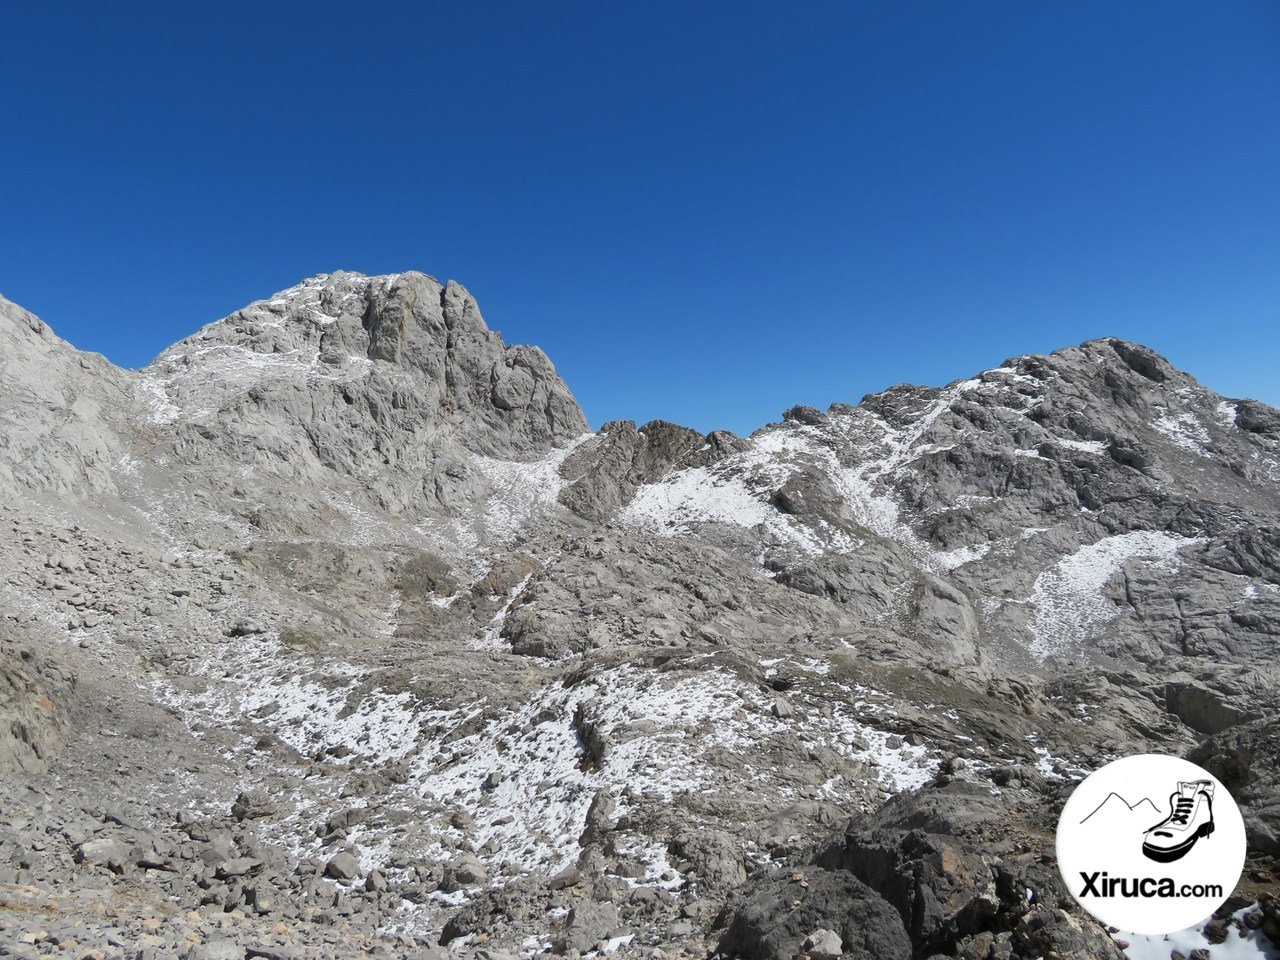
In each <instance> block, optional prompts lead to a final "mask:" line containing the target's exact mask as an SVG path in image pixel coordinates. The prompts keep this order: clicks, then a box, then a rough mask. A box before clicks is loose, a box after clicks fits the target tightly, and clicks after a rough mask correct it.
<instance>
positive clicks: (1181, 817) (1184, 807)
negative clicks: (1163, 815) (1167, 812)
mask: <svg viewBox="0 0 1280 960" xmlns="http://www.w3.org/2000/svg"><path fill="white" fill-rule="evenodd" d="M1195 803H1196V802H1195V799H1194V798H1192V797H1179V798H1178V803H1177V806H1175V807H1174V811H1173V816H1172V817H1170V818H1169V819H1170V820H1172V821H1173V822H1174V823H1180V824H1182V825H1183V826H1184V827H1185V826H1186V825H1187V818H1188V817H1190V816H1191V808H1192V807H1194V806H1195Z"/></svg>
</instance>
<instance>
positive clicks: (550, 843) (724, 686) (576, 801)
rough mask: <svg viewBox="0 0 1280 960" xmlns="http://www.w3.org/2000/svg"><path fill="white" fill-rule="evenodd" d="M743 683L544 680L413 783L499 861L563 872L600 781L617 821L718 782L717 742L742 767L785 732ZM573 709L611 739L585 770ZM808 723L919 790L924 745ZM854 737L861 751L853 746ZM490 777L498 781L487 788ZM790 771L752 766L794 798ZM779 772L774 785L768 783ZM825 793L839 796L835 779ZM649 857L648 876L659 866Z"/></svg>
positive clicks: (827, 741)
mask: <svg viewBox="0 0 1280 960" xmlns="http://www.w3.org/2000/svg"><path fill="white" fill-rule="evenodd" d="M742 690H743V688H742V686H741V684H740V683H739V681H738V680H737V679H736V678H735V677H733V676H731V675H729V674H726V673H722V672H719V671H715V670H710V671H706V672H698V673H690V674H682V675H675V674H654V673H651V672H648V671H642V670H638V669H635V668H632V667H621V668H619V669H616V670H612V671H609V672H607V673H604V674H601V675H600V676H597V677H596V678H594V679H592V680H591V681H587V682H584V683H581V684H579V685H577V686H575V687H572V688H570V689H568V690H566V689H564V688H563V687H560V686H559V685H556V686H552V687H548V688H545V689H543V690H542V691H540V692H539V693H537V694H536V695H534V696H533V697H532V698H531V699H530V700H529V701H528V702H527V703H525V705H524V706H522V707H521V708H520V709H519V710H518V711H516V712H515V713H514V714H504V715H503V716H502V717H500V718H498V719H495V720H494V721H492V722H490V723H489V724H488V725H487V726H486V728H485V729H483V730H481V731H479V732H477V733H475V734H473V735H471V736H468V737H464V738H461V739H458V740H455V741H453V742H451V743H449V744H447V745H440V744H428V745H426V746H425V747H424V748H423V750H422V751H421V753H420V754H419V756H418V758H417V760H416V761H415V768H414V770H415V775H414V782H415V783H416V784H418V786H419V789H420V790H421V791H422V792H424V793H425V794H427V795H429V796H431V797H433V798H435V799H437V800H440V801H442V802H445V803H447V804H449V805H450V806H461V807H462V808H463V809H466V810H467V811H468V812H470V813H471V814H472V815H473V816H474V817H475V819H476V823H475V827H474V828H473V830H472V831H471V833H470V834H469V836H470V838H471V840H472V841H473V845H474V846H476V847H483V846H484V845H485V844H487V843H489V841H491V840H494V841H497V845H498V848H499V850H500V852H499V853H498V854H496V855H495V858H496V859H497V860H499V861H502V862H514V863H517V864H519V865H520V866H522V867H524V868H525V869H528V870H543V871H555V870H559V869H561V868H562V867H564V866H566V865H567V864H569V863H571V862H573V861H574V860H575V859H576V858H577V855H578V853H579V843H578V841H579V837H580V835H581V832H582V828H583V824H584V820H585V817H586V811H587V808H588V807H589V806H590V804H591V801H592V799H593V798H594V796H595V794H596V792H597V791H598V790H600V789H601V788H608V789H609V790H611V791H612V792H613V793H614V795H615V796H616V797H618V798H619V800H618V807H617V810H616V814H617V815H619V816H620V815H622V814H624V813H625V812H626V811H627V810H628V808H629V806H630V805H631V804H634V803H635V801H636V798H637V797H639V798H642V799H643V800H645V801H649V802H652V801H669V800H671V799H672V798H673V797H676V796H678V795H680V794H685V793H690V792H696V791H702V790H706V789H708V788H709V787H711V786H714V785H715V781H714V777H715V776H716V771H715V769H714V765H709V764H708V763H707V762H706V761H704V760H703V757H704V755H706V754H707V752H708V751H710V750H712V749H715V750H717V751H728V752H729V753H730V754H732V755H734V756H737V757H741V758H742V762H743V763H744V764H745V763H749V762H756V763H758V762H759V758H760V756H761V754H760V753H759V750H758V746H757V745H758V743H759V742H760V741H761V740H764V739H767V738H769V737H771V736H776V735H779V734H780V733H782V732H783V731H785V730H786V729H787V727H786V725H783V724H781V723H780V721H778V720H777V719H775V718H773V717H771V716H770V715H769V714H768V711H767V704H766V703H765V702H764V701H763V700H762V699H760V698H759V697H758V696H756V697H755V699H756V700H758V701H759V702H753V703H752V704H751V705H750V706H749V707H746V708H745V709H744V701H743V699H742V698H741V697H740V696H739V694H740V692H741V691H742ZM750 695H753V694H749V696H750ZM580 706H581V707H584V708H585V710H586V712H587V713H588V715H589V718H590V722H591V724H592V729H593V731H594V732H595V734H596V735H598V736H600V737H601V739H602V740H603V741H604V742H605V743H606V744H607V745H608V749H607V751H606V754H605V756H604V758H603V760H602V761H600V762H599V764H598V767H595V768H584V766H583V764H582V760H583V757H584V756H585V752H586V751H585V747H584V746H583V744H582V742H581V741H580V740H579V739H578V732H577V730H576V729H575V728H574V726H573V723H572V721H573V717H574V716H575V712H576V711H577V710H578V709H579V707H580ZM796 722H799V723H803V720H802V719H799V720H797V721H796ZM806 730H807V732H808V733H809V734H812V736H811V738H810V740H809V742H810V743H811V744H814V745H821V746H827V747H830V748H831V749H834V750H838V751H839V752H841V753H843V754H844V755H845V756H847V757H851V758H853V759H859V760H864V761H867V760H871V761H874V762H876V763H877V765H878V766H879V769H880V779H881V784H882V786H883V788H884V789H885V790H887V791H889V792H897V791H900V790H904V789H909V788H911V787H915V786H919V785H920V784H921V783H924V782H926V781H927V780H928V779H929V778H930V777H931V776H932V775H933V772H934V770H935V768H936V766H937V763H936V760H935V759H934V758H933V757H932V756H931V755H930V754H929V751H928V749H927V748H926V747H923V746H922V747H914V748H913V747H909V746H906V745H904V746H903V747H902V748H901V749H898V750H891V749H889V748H888V747H887V745H886V742H885V741H886V740H887V739H888V738H889V736H890V735H889V734H887V733H885V732H883V731H880V730H876V729H874V728H872V727H869V726H867V725H865V724H863V723H860V722H859V721H857V720H856V719H854V718H853V717H851V716H849V715H847V714H844V713H837V714H836V716H835V717H834V718H832V719H831V720H823V721H822V723H821V724H820V725H815V726H812V727H807V728H806ZM851 740H861V741H862V742H864V743H866V744H867V746H865V747H864V748H862V749H861V750H858V751H854V750H852V748H850V746H849V743H850V741H851ZM491 773H496V774H497V775H498V777H499V779H500V782H499V784H498V786H497V787H496V788H494V789H493V790H491V791H486V790H485V789H484V786H483V785H484V782H485V779H486V778H487V777H488V776H489V775H490V774H491ZM785 773H786V771H778V770H773V769H766V768H759V769H757V770H756V776H757V779H758V780H760V781H762V783H761V786H762V788H763V787H766V786H772V787H773V788H774V789H777V790H778V792H779V794H780V795H782V796H784V797H785V796H790V795H791V793H794V791H793V790H791V788H790V787H789V786H787V785H785V783H784V780H785V777H784V776H783V775H784V774H785ZM774 775H777V777H778V782H777V783H770V782H769V781H771V779H773V777H774ZM827 792H828V793H829V794H830V795H831V796H833V797H839V795H840V793H839V790H838V788H837V787H836V786H835V785H828V789H827ZM628 797H630V798H631V799H630V801H629V800H628ZM650 859H652V860H653V863H652V866H653V867H654V872H655V873H656V872H661V871H659V870H658V869H657V868H658V866H659V863H658V861H657V860H656V859H654V858H650Z"/></svg>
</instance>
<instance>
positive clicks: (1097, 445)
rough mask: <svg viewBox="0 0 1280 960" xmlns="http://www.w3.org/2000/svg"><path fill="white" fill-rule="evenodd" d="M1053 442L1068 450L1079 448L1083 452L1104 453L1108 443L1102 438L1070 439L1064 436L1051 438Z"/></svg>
mask: <svg viewBox="0 0 1280 960" xmlns="http://www.w3.org/2000/svg"><path fill="white" fill-rule="evenodd" d="M1050 440H1051V442H1052V443H1055V444H1057V445H1058V446H1059V447H1066V448H1067V449H1068V450H1079V451H1080V452H1081V453H1096V454H1102V453H1106V452H1107V444H1105V443H1104V442H1103V441H1101V440H1068V439H1064V438H1062V437H1052V438H1050Z"/></svg>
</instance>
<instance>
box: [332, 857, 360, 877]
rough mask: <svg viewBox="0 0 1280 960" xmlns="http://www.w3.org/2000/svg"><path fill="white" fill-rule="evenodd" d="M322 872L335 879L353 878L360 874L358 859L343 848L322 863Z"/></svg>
mask: <svg viewBox="0 0 1280 960" xmlns="http://www.w3.org/2000/svg"><path fill="white" fill-rule="evenodd" d="M324 873H325V876H327V877H332V878H333V879H335V880H355V879H356V878H357V877H359V876H360V861H359V860H357V859H356V858H355V856H354V855H352V854H351V853H350V852H348V851H346V850H344V851H342V852H341V853H338V854H335V855H334V856H332V857H330V858H329V861H328V863H326V864H325V865H324Z"/></svg>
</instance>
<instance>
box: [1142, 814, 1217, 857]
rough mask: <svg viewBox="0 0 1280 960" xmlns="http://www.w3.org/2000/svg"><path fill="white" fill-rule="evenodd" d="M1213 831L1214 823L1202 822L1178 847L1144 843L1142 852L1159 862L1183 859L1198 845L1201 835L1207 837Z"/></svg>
mask: <svg viewBox="0 0 1280 960" xmlns="http://www.w3.org/2000/svg"><path fill="white" fill-rule="evenodd" d="M1211 833H1213V823H1212V822H1209V823H1202V824H1200V829H1198V830H1197V831H1196V832H1195V834H1194V835H1193V836H1190V837H1188V838H1187V839H1186V840H1183V841H1182V843H1180V844H1178V845H1177V846H1176V847H1153V846H1152V845H1151V844H1150V843H1144V844H1143V845H1142V852H1143V854H1144V855H1145V856H1146V857H1147V859H1148V860H1155V861H1156V862H1157V863H1172V862H1173V861H1174V860H1181V859H1182V858H1183V857H1185V856H1186V855H1187V854H1188V853H1190V852H1191V848H1192V847H1194V846H1195V845H1196V841H1197V840H1199V839H1200V838H1201V837H1207V836H1209V835H1210V834H1211Z"/></svg>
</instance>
